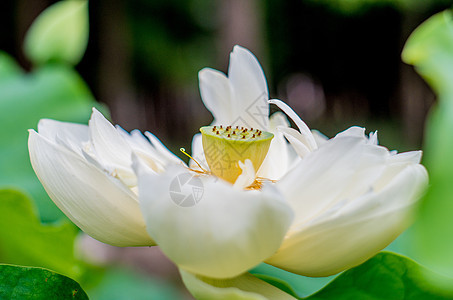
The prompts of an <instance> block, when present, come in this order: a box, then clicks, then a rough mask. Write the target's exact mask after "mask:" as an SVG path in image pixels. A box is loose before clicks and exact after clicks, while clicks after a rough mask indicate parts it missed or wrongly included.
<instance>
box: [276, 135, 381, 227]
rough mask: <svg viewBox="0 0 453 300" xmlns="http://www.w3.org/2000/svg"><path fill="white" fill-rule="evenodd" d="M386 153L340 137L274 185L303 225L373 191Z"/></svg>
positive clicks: (361, 142)
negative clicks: (325, 212) (339, 205)
mask: <svg viewBox="0 0 453 300" xmlns="http://www.w3.org/2000/svg"><path fill="white" fill-rule="evenodd" d="M387 157H389V153H388V151H387V150H386V149H385V148H383V147H378V146H372V145H367V144H366V140H365V139H363V138H359V137H355V136H341V137H338V138H334V139H332V140H329V141H328V142H327V143H326V144H325V145H323V146H322V147H320V148H318V149H317V150H315V151H313V152H311V153H309V154H308V155H306V156H305V157H304V159H302V160H301V161H300V163H298V164H297V166H296V167H294V168H293V169H292V170H291V171H290V172H289V173H288V174H287V175H286V176H285V177H283V178H282V179H281V180H280V181H279V182H277V183H276V186H277V187H278V188H279V190H280V191H282V193H283V194H284V195H285V198H286V199H287V201H288V202H289V203H290V205H291V206H292V208H293V209H294V211H295V214H296V218H295V224H293V226H298V225H299V224H303V223H305V222H307V221H308V220H310V219H313V218H315V217H316V216H317V215H319V214H321V213H323V212H324V211H325V210H328V209H329V208H331V207H333V206H335V205H336V204H337V203H339V202H342V201H346V202H348V201H350V200H352V199H354V198H355V197H358V196H360V195H362V194H364V193H365V192H367V191H368V190H369V189H371V188H372V186H373V184H374V182H375V181H376V180H377V179H378V178H379V177H380V175H381V174H382V172H383V171H384V169H385V163H386V158H387Z"/></svg>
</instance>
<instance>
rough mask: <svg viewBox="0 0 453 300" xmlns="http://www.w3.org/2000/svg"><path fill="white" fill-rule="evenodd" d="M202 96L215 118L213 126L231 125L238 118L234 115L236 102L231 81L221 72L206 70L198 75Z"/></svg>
mask: <svg viewBox="0 0 453 300" xmlns="http://www.w3.org/2000/svg"><path fill="white" fill-rule="evenodd" d="M198 80H199V81H200V94H201V99H202V100H203V103H204V105H205V106H206V108H207V109H208V110H209V111H210V112H211V113H212V115H213V116H214V123H213V125H218V124H223V125H229V124H230V123H231V122H232V121H234V119H235V118H236V117H237V116H235V115H234V113H233V111H235V110H234V102H233V101H234V100H233V99H232V95H231V93H232V92H231V87H230V81H229V79H228V78H227V77H226V75H225V74H223V73H222V72H220V71H217V70H214V69H211V68H204V69H203V70H201V71H200V72H199V73H198Z"/></svg>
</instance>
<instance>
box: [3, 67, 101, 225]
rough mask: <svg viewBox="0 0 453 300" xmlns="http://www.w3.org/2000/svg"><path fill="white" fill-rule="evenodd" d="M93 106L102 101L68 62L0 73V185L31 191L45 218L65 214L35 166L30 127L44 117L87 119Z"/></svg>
mask: <svg viewBox="0 0 453 300" xmlns="http://www.w3.org/2000/svg"><path fill="white" fill-rule="evenodd" d="M93 106H97V105H96V103H95V101H94V99H93V96H92V95H91V93H90V91H89V89H88V87H87V86H86V84H85V83H84V82H83V81H82V79H81V78H80V76H79V75H78V74H77V73H76V72H75V71H74V70H73V69H71V68H69V67H66V66H62V65H49V66H46V67H44V68H40V69H38V70H36V71H34V72H32V73H29V74H23V75H15V76H9V77H6V78H3V79H2V78H1V77H0V188H2V187H20V188H21V189H23V190H25V191H27V192H28V193H29V194H31V195H32V196H33V199H35V200H36V201H37V206H38V209H39V212H40V215H41V218H42V219H43V220H44V221H53V220H56V219H57V218H58V217H60V216H62V215H63V214H62V213H61V211H60V210H59V209H58V208H57V207H56V206H55V205H54V204H53V202H52V201H51V200H50V199H49V197H48V196H47V193H46V192H45V191H44V188H43V187H42V186H41V183H40V182H39V180H38V179H37V177H36V175H35V173H34V171H33V169H32V168H31V165H30V160H29V154H28V146H27V141H28V132H27V130H28V129H29V128H36V127H37V124H38V121H39V120H40V119H41V118H52V119H57V120H61V121H69V122H78V123H86V122H87V121H88V119H89V117H90V114H91V108H92V107H93Z"/></svg>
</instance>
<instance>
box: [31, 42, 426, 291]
mask: <svg viewBox="0 0 453 300" xmlns="http://www.w3.org/2000/svg"><path fill="white" fill-rule="evenodd" d="M200 90H201V95H202V99H203V102H204V103H205V105H206V107H207V108H208V109H209V110H210V111H211V112H212V114H213V115H214V122H213V124H212V125H211V127H203V128H202V129H201V132H202V135H200V134H197V135H195V137H194V141H193V147H192V150H193V151H192V152H193V155H192V156H193V158H194V160H193V161H192V163H191V167H190V168H189V167H187V166H186V165H185V164H184V163H183V162H181V161H180V160H179V159H177V158H176V157H175V156H174V155H173V154H171V153H170V152H169V151H168V150H167V149H166V148H165V147H164V146H162V144H160V142H159V141H158V140H157V139H156V138H155V137H154V136H153V135H151V134H149V133H146V135H147V137H148V139H149V140H147V139H146V138H145V137H144V136H143V135H141V134H140V133H139V132H138V131H133V132H132V133H131V134H130V135H129V134H127V133H126V132H124V131H123V130H122V129H120V128H116V129H115V128H114V127H113V126H112V125H111V124H110V123H108V121H106V120H105V119H104V118H103V117H102V116H101V115H100V114H99V113H98V112H97V111H94V112H93V116H92V118H91V120H90V124H89V126H88V127H86V126H82V125H73V124H67V123H59V122H56V121H50V120H43V121H41V122H40V124H39V128H38V129H39V130H38V131H39V133H36V132H34V131H31V134H30V140H29V148H30V157H31V161H32V165H33V167H34V169H35V172H36V173H37V175H38V177H39V178H40V180H41V182H42V184H43V185H44V187H45V188H46V190H47V192H48V193H49V195H50V197H51V198H52V199H53V200H54V202H55V203H56V204H57V205H58V206H59V207H60V208H61V209H62V210H63V212H65V213H66V214H67V215H68V216H69V217H70V218H71V219H72V220H73V221H74V223H76V224H77V225H78V226H79V227H80V228H82V230H84V231H85V232H87V233H88V234H90V235H92V236H93V237H95V238H97V239H99V240H101V241H104V242H107V243H110V244H113V245H154V243H155V244H157V245H159V246H160V247H161V249H162V251H163V252H164V253H165V254H166V255H167V256H168V257H169V258H170V259H171V260H172V261H173V262H175V263H176V264H177V265H178V266H179V267H180V268H181V269H182V270H184V271H183V274H186V275H185V278H189V277H190V276H189V277H188V275H187V274H190V273H192V274H196V275H197V276H204V277H210V278H232V277H235V276H238V275H240V274H242V273H244V272H246V271H247V270H249V269H250V268H252V267H254V266H256V265H257V264H259V263H260V262H262V261H265V262H267V263H270V264H272V265H274V266H277V267H279V268H282V269H285V270H288V271H291V272H294V273H298V274H302V275H307V276H327V275H332V274H335V273H337V272H340V271H342V270H345V269H347V268H351V267H354V266H356V265H358V264H360V263H362V262H364V261H365V260H367V259H368V258H370V257H372V256H373V255H375V254H376V253H377V252H378V251H380V250H381V249H383V248H384V247H386V246H387V245H388V244H389V243H390V242H391V241H392V240H394V239H395V238H396V237H397V236H398V235H399V234H400V233H401V232H402V231H403V230H404V229H405V228H406V227H407V226H408V225H409V224H410V221H411V211H412V208H413V206H414V204H415V203H416V202H417V200H418V199H419V197H420V195H421V193H422V192H423V189H424V188H425V187H426V185H427V179H428V176H427V172H426V170H425V168H424V167H423V166H422V165H420V164H419V163H420V158H421V152H420V151H414V152H407V153H402V154H396V153H394V152H389V151H388V150H387V149H386V148H384V147H381V146H378V145H377V135H376V134H370V136H369V137H367V136H366V135H365V130H364V129H363V128H359V127H352V128H350V129H348V130H346V131H344V132H342V133H339V134H338V135H336V136H335V137H334V138H332V139H326V138H323V137H322V136H321V135H319V134H316V133H312V132H311V131H310V129H309V128H308V127H307V125H305V123H304V122H303V121H302V120H301V119H300V118H299V117H298V116H297V115H296V114H295V113H294V111H293V110H292V109H291V108H290V107H288V106H287V105H286V104H284V103H283V102H281V101H279V100H270V101H268V91H267V84H266V79H265V77H264V74H263V71H262V69H261V67H260V65H259V63H258V61H257V60H256V58H255V57H254V56H253V55H252V54H251V53H250V52H249V51H248V50H246V49H244V48H241V47H239V46H236V47H235V48H234V50H233V52H232V53H231V56H230V67H229V70H228V77H226V76H225V75H224V74H222V73H220V72H218V71H215V70H211V69H204V70H202V71H201V72H200ZM269 103H272V104H275V105H277V106H278V107H279V108H280V109H281V110H282V111H283V112H285V113H286V114H287V115H288V116H289V117H290V118H291V119H292V120H293V121H294V122H295V124H296V125H297V127H298V130H296V129H291V128H289V125H288V121H287V120H286V117H285V116H284V115H283V114H282V113H280V112H279V113H276V114H273V115H272V116H271V117H270V118H269V117H268V114H269ZM214 126H215V127H214ZM230 126H231V127H230ZM236 126H238V127H236ZM241 127H243V128H241ZM252 128H253V129H252ZM272 135H273V139H272ZM271 140H272V141H271ZM287 140H288V141H289V142H290V143H288V142H287ZM251 149H253V150H251ZM266 152H267V153H266ZM263 153H264V155H263ZM197 163H198V164H199V166H198V165H197ZM134 172H135V174H137V175H135V174H134ZM182 174H189V175H190V176H186V175H184V176H182V177H181V175H182ZM137 178H138V182H137ZM175 180H176V181H175ZM175 182H176V183H175ZM137 186H138V190H137ZM175 186H176V189H178V188H181V186H182V188H183V189H184V188H187V187H192V188H194V190H189V192H187V190H183V189H181V190H175ZM195 192H198V194H196V193H195ZM137 193H138V199H139V200H138V201H137ZM185 193H186V194H185ZM201 194H202V196H201ZM185 195H186V196H187V197H182V196H185ZM189 196H190V197H189ZM175 197H179V198H177V199H175ZM197 197H198V199H196V198H197ZM189 200H190V201H192V202H191V203H190V204H191V205H190V206H189V205H184V201H189ZM138 203H140V205H139V204H138ZM187 203H188V202H186V204H187ZM144 224H146V232H147V233H146V232H145V226H144ZM187 280H189V279H187ZM189 281H191V282H194V280H192V279H190V280H189ZM195 281H196V280H195Z"/></svg>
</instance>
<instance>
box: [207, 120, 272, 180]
mask: <svg viewBox="0 0 453 300" xmlns="http://www.w3.org/2000/svg"><path fill="white" fill-rule="evenodd" d="M200 132H201V135H202V142H203V151H204V154H205V156H206V161H207V163H208V165H209V168H210V169H211V172H212V174H214V175H215V176H217V177H220V178H222V179H225V180H226V181H229V182H231V183H234V182H235V181H236V179H237V178H238V176H239V175H241V173H242V169H241V168H240V167H239V161H242V162H244V161H245V160H246V159H250V160H251V161H252V164H253V167H254V169H255V171H258V169H259V168H260V166H261V164H262V163H263V161H264V158H265V157H266V154H267V152H268V150H269V146H270V144H271V140H272V138H273V137H274V135H273V134H272V133H270V132H266V131H261V130H259V129H254V128H245V127H240V126H235V127H232V126H226V127H224V126H222V125H220V126H204V127H201V128H200Z"/></svg>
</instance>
